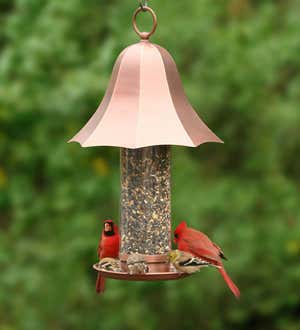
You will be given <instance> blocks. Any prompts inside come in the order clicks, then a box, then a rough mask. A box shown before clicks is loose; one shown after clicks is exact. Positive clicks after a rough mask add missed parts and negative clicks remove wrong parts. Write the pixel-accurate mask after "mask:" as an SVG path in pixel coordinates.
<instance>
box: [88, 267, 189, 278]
mask: <svg viewBox="0 0 300 330" xmlns="http://www.w3.org/2000/svg"><path fill="white" fill-rule="evenodd" d="M93 268H94V269H95V270H97V271H98V272H99V273H100V274H101V275H102V276H103V277H107V278H111V279H114V280H124V281H167V280H169V281H171V280H179V279H182V278H185V277H187V276H189V274H186V273H181V272H178V271H177V270H176V269H175V268H173V267H170V269H169V271H167V272H155V273H154V272H150V273H146V274H135V275H131V274H129V273H127V272H113V271H108V270H103V269H101V268H99V266H98V264H94V265H93Z"/></svg>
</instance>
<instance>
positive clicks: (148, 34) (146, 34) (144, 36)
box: [132, 1, 157, 40]
mask: <svg viewBox="0 0 300 330" xmlns="http://www.w3.org/2000/svg"><path fill="white" fill-rule="evenodd" d="M140 2H141V1H140ZM142 11H143V12H146V11H148V12H149V13H150V14H151V16H152V19H153V26H152V29H151V31H150V32H141V31H140V30H139V28H138V27H137V24H136V18H137V15H138V14H139V13H140V12H142ZM132 25H133V28H134V31H135V32H136V33H137V34H138V35H139V36H140V37H141V39H143V40H147V39H149V38H150V37H151V36H152V34H153V33H154V32H155V30H156V28H157V17H156V14H155V12H154V10H153V9H152V8H150V7H147V6H144V8H142V7H139V8H138V9H137V10H136V11H135V12H134V14H133V18H132Z"/></svg>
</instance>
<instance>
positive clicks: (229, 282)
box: [218, 267, 240, 298]
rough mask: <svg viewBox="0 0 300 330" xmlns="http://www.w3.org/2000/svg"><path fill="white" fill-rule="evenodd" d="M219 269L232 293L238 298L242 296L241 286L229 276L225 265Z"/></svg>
mask: <svg viewBox="0 0 300 330" xmlns="http://www.w3.org/2000/svg"><path fill="white" fill-rule="evenodd" d="M218 271H219V272H220V273H221V275H222V276H223V278H224V281H225V282H226V284H227V285H228V287H229V289H230V290H231V291H232V293H233V294H234V295H235V297H236V298H239V297H240V290H239V288H238V287H237V286H236V285H235V284H234V283H233V281H232V279H231V278H230V277H229V275H228V274H227V273H226V271H225V269H224V268H223V267H220V268H218Z"/></svg>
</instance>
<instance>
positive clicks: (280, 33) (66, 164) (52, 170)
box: [0, 0, 300, 330]
mask: <svg viewBox="0 0 300 330" xmlns="http://www.w3.org/2000/svg"><path fill="white" fill-rule="evenodd" d="M149 2H150V4H151V5H152V7H153V8H154V9H155V10H156V12H157V14H158V18H159V24H160V25H159V28H158V30H157V33H156V35H155V36H154V38H153V39H154V40H155V42H157V43H159V44H161V45H162V46H164V47H166V48H167V49H169V50H170V52H171V53H172V54H173V56H174V58H175V60H176V62H177V63H178V66H179V71H180V72H181V74H182V78H183V82H184V85H185V87H186V91H187V94H188V96H189V98H190V99H191V102H192V103H193V104H194V106H195V108H196V109H198V110H199V113H200V114H201V116H202V117H203V119H204V120H205V121H206V122H207V123H208V125H209V126H210V127H211V128H212V129H213V130H214V131H215V132H216V133H217V134H218V135H219V136H220V137H221V138H222V139H223V140H224V141H225V145H215V144H207V145H203V146H201V147H200V148H197V149H188V148H182V147H176V148H174V160H173V163H174V164H173V165H174V166H173V222H174V226H175V224H177V223H178V222H179V221H180V220H182V219H185V220H187V221H188V222H189V223H190V224H191V225H193V226H195V227H197V228H199V229H201V230H203V231H205V232H206V233H208V234H209V235H210V236H211V237H212V238H213V239H214V240H215V241H216V242H217V243H218V244H219V245H221V246H222V247H223V248H224V250H225V253H226V255H228V256H229V257H230V261H228V262H227V264H226V265H227V269H228V271H229V273H230V274H231V275H232V277H233V279H234V280H235V281H236V282H237V283H238V285H239V286H240V289H241V292H242V297H241V300H240V301H239V302H236V301H235V300H234V298H233V297H232V296H231V294H230V292H229V290H228V289H227V288H226V287H225V285H224V283H223V282H222V280H221V278H220V276H219V275H218V274H217V273H216V272H215V271H214V270H204V271H202V272H201V274H199V275H197V276H193V277H191V278H188V279H185V280H184V281H180V282H166V283H150V284H149V283H124V282H116V281H109V282H108V285H107V286H108V289H107V292H106V294H105V295H104V296H103V297H98V296H96V295H95V293H94V282H95V276H96V274H95V273H94V271H93V270H92V269H91V264H93V262H94V261H95V260H96V246H97V243H98V237H99V233H100V230H101V221H102V219H104V218H107V217H113V218H115V219H117V218H118V203H119V160H118V150H117V149H114V148H91V149H81V148H80V147H79V146H78V145H68V144H66V142H67V141H68V139H69V138H70V137H72V136H73V135H74V133H75V132H77V130H78V129H79V128H80V127H81V126H82V125H83V124H84V123H85V122H86V120H87V119H88V118H89V117H90V116H91V114H92V113H93V112H94V111H95V109H96V107H97V104H98V102H99V101H100V99H101V97H102V96H103V93H104V91H105V88H106V86H107V83H108V80H109V76H110V73H111V69H112V65H113V63H114V60H115V58H116V57H117V55H118V53H119V52H120V51H121V49H122V48H124V47H125V46H126V45H128V44H130V43H133V42H135V41H136V40H137V38H136V36H135V35H134V33H133V31H132V28H131V26H130V18H131V14H132V12H133V10H134V9H135V7H136V5H137V2H136V1H129V0H123V1H112V0H111V1H104V0H97V1H96V0H85V1H80V0H68V1H57V0H43V1H41V0H14V1H13V0H0V23H1V29H0V52H1V53H0V55H1V57H0V272H1V273H0V330H41V329H55V330H58V329H74V330H76V329H91V330H92V329H105V330H113V329H121V328H122V329H125V330H126V329H132V330H150V329H161V330H165V329H171V328H173V329H183V330H185V329H205V330H222V329H231V328H236V329H256V330H260V329H270V330H272V329H276V330H281V329H284V330H296V329H299V322H300V320H299V313H298V312H299V308H300V298H299V287H300V264H299V257H300V238H299V237H300V223H299V220H300V208H299V205H300V198H299V196H300V195H299V193H300V191H299V190H300V189H299V188H300V187H299V180H300V174H299V173H300V158H299V152H300V135H299V128H298V126H299V122H300V111H299V102H300V56H299V54H300V42H299V30H300V20H299V12H300V2H299V1H298V0H287V1H279V0H278V1H271V0H264V1H262V0H260V1H255V0H221V1H209V0H202V1H177V2H176V1H158V0H153V1H149ZM142 16H145V15H142ZM149 22H150V20H149V18H148V17H146V18H145V17H141V19H140V20H139V24H141V25H145V26H149V24H150V23H149ZM112 134H114V132H112Z"/></svg>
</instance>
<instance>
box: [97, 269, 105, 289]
mask: <svg viewBox="0 0 300 330" xmlns="http://www.w3.org/2000/svg"><path fill="white" fill-rule="evenodd" d="M104 290H105V278H104V277H103V276H102V275H101V274H100V273H98V276H97V281H96V292H97V293H99V294H101V293H103V292H104Z"/></svg>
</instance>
